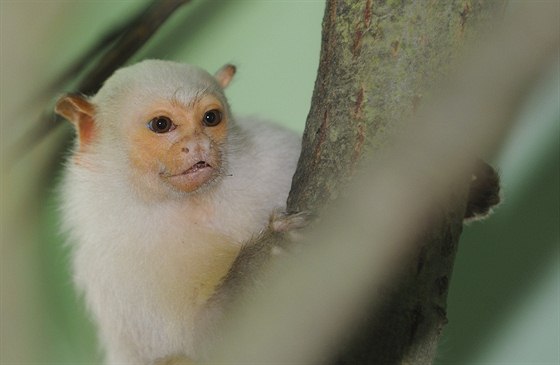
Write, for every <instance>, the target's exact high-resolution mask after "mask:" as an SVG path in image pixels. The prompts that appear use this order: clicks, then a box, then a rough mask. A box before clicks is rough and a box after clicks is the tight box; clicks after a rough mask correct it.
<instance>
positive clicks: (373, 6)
mask: <svg viewBox="0 0 560 365" xmlns="http://www.w3.org/2000/svg"><path fill="white" fill-rule="evenodd" d="M545 5H546V6H545ZM502 9H503V3H502V2H498V1H488V2H482V1H448V2H443V1H419V2H413V1H407V0H403V1H369V0H368V1H362V2H355V1H348V0H344V1H343V0H340V1H329V2H328V4H327V8H326V14H325V20H324V24H323V28H324V29H323V47H322V51H321V61H320V62H321V63H320V68H319V74H318V78H317V82H316V87H315V91H314V95H313V101H312V107H311V111H310V114H309V117H308V121H307V125H306V130H305V134H304V140H303V152H302V156H301V159H300V161H299V164H298V169H297V172H296V174H295V176H294V182H293V186H292V192H291V193H290V198H289V201H288V208H289V209H290V210H291V211H302V210H310V211H313V212H320V213H321V214H319V216H320V221H319V222H318V223H317V224H316V225H314V226H313V227H312V229H311V231H309V232H307V233H306V235H305V242H309V243H310V245H309V246H307V247H305V248H304V249H303V250H302V255H296V256H295V257H293V258H292V259H291V260H288V261H289V262H288V265H287V266H288V267H287V268H286V269H285V270H280V272H279V273H275V274H279V275H272V276H268V277H265V279H266V280H265V281H262V282H261V281H259V280H256V281H257V284H259V285H258V286H259V289H260V290H258V293H257V294H256V295H255V296H254V297H252V298H251V299H252V300H250V301H249V302H244V305H243V306H240V307H238V308H237V310H236V311H233V312H231V313H230V314H232V318H233V319H232V322H230V324H231V325H230V327H229V328H230V329H231V330H230V332H229V335H227V336H226V338H225V341H223V342H221V344H219V345H218V346H217V347H216V348H215V349H214V351H215V352H214V356H213V357H212V360H213V362H216V363H220V362H233V363H235V362H242V363H267V362H269V363H297V364H311V363H318V364H319V363H321V364H323V363H329V362H330V363H340V364H428V363H431V362H432V360H433V358H434V356H435V350H436V345H437V340H438V337H439V334H440V332H441V329H442V327H443V326H444V324H445V322H446V296H447V291H448V285H449V280H450V275H451V271H452V265H453V260H454V256H455V252H456V248H457V241H458V239H459V235H460V233H461V228H462V220H463V216H464V213H465V211H464V210H465V205H466V198H467V187H468V183H469V177H470V173H469V171H471V170H470V168H472V159H473V157H474V156H472V155H471V154H474V152H473V151H480V152H481V153H482V154H484V153H486V152H488V151H489V150H490V149H491V148H493V147H495V146H496V144H497V143H499V142H500V140H501V138H503V135H504V134H505V130H506V129H507V126H508V125H509V123H511V120H512V119H513V118H512V116H513V115H515V113H516V107H517V106H518V105H519V104H520V100H522V95H523V93H524V92H526V91H527V89H528V88H529V87H530V86H531V83H532V82H533V81H534V79H535V77H536V76H537V75H539V72H540V70H541V69H542V67H544V66H545V65H547V64H548V63H549V62H550V61H551V58H552V57H554V56H556V57H557V49H558V44H559V42H560V39H559V37H558V32H551V30H552V29H556V28H557V16H558V8H557V7H556V8H555V7H554V6H553V5H551V4H548V5H547V4H544V5H543V6H540V7H535V8H531V7H530V6H526V7H524V8H523V9H521V10H522V11H520V12H518V13H517V16H516V17H515V18H514V19H510V22H509V23H508V24H507V28H504V29H501V31H500V32H496V33H492V35H491V37H489V38H491V40H489V42H488V43H486V42H484V46H483V47H478V50H477V55H478V57H477V58H474V57H472V56H471V57H469V58H468V60H469V63H468V64H463V66H462V67H463V68H460V69H455V70H453V77H452V78H453V80H452V81H453V82H451V83H450V84H449V85H447V89H448V90H447V91H448V92H447V93H439V95H438V98H436V101H437V103H435V104H433V103H432V105H431V107H428V108H426V109H424V110H420V111H419V112H418V113H417V115H415V114H416V113H415V112H416V107H417V106H418V104H419V103H420V101H421V100H422V97H423V96H424V95H426V93H427V90H428V87H431V86H433V85H434V84H435V82H436V81H439V80H440V79H441V78H442V77H445V75H446V72H447V71H448V70H447V65H448V64H449V63H451V61H452V60H453V59H454V58H457V57H458V55H459V52H458V49H459V48H460V46H461V45H462V44H463V43H464V42H465V40H466V39H475V37H476V34H482V32H484V31H485V30H487V29H488V28H487V27H489V26H491V25H492V24H493V23H495V20H496V19H499V17H500V15H501V10H502ZM485 24H486V25H485ZM471 27H472V28H473V30H475V29H476V32H471ZM505 60H507V62H505ZM411 115H413V116H414V117H413V118H409V117H410V116H411ZM406 120H410V121H414V123H413V122H411V123H410V125H404V124H402V123H403V122H404V121H406ZM401 128H402V129H403V130H404V131H406V132H407V133H403V134H404V136H403V137H399V141H398V143H395V146H392V145H393V142H391V141H393V136H394V134H395V133H394V132H396V131H398V130H399V129H401ZM399 134H400V133H399ZM380 147H391V150H392V152H395V151H396V152H397V153H392V154H391V155H390V156H389V157H387V156H384V158H382V159H380V161H378V160H377V159H376V157H377V155H382V154H384V152H383V151H384V150H386V149H385V148H383V149H382V148H380ZM363 156H368V158H363ZM370 159H372V160H374V161H369V160H370ZM360 165H362V166H363V170H364V174H363V175H362V176H360V177H359V178H358V179H355V181H356V182H357V184H355V183H353V185H354V186H352V189H346V184H347V183H348V182H349V181H350V178H351V177H352V175H354V172H355V171H358V170H360V171H361V170H362V168H361V166H360ZM340 197H343V198H342V199H341V198H340ZM333 207H336V208H335V209H332V208H333ZM313 228H314V229H313ZM280 239H281V237H279V235H278V234H277V233H274V232H267V233H265V234H264V235H263V239H261V240H259V241H258V242H257V243H256V245H255V246H253V247H251V248H250V249H247V250H245V251H243V252H242V254H241V255H240V257H239V259H238V260H237V262H236V264H234V270H232V275H230V276H229V277H228V279H227V280H226V287H228V286H227V284H228V283H234V284H235V283H236V282H241V284H242V285H238V286H235V285H233V286H232V288H234V289H233V290H232V291H230V292H229V293H228V294H231V295H232V296H235V295H236V294H239V293H240V292H241V293H243V290H242V289H244V288H245V287H246V285H245V286H244V285H243V283H245V284H246V283H247V282H246V281H245V282H243V279H244V278H247V277H249V278H251V279H255V276H254V275H252V274H253V273H254V270H255V269H256V268H258V267H259V266H260V264H261V263H263V262H269V255H268V252H269V251H270V247H271V246H273V245H277V244H281V243H280ZM267 250H268V251H267ZM395 278H397V279H398V280H396V281H395ZM228 296H229V295H226V296H225V297H228ZM368 298H369V299H370V300H369V301H370V302H371V303H372V304H373V308H374V309H373V310H372V311H368V310H367V303H366V302H368ZM349 332H352V333H349Z"/></svg>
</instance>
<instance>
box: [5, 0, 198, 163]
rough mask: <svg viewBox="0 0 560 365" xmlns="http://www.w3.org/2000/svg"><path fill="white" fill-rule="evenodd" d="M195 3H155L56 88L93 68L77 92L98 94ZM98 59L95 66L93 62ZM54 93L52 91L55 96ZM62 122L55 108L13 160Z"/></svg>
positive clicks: (21, 143) (105, 41) (22, 142)
mask: <svg viewBox="0 0 560 365" xmlns="http://www.w3.org/2000/svg"><path fill="white" fill-rule="evenodd" d="M190 1H191V0H153V1H152V2H151V3H150V4H149V5H148V7H147V8H146V9H145V10H144V11H143V12H142V13H141V14H140V15H138V16H136V17H134V18H133V19H131V20H129V21H127V22H126V23H125V24H123V25H122V26H118V27H117V28H115V29H113V30H111V31H109V32H108V33H106V34H105V35H103V36H102V37H101V39H100V40H99V41H98V42H96V43H95V44H94V45H93V46H92V47H91V48H90V49H89V50H88V51H86V53H85V54H84V55H83V56H81V57H80V58H79V60H78V61H76V62H75V63H74V64H73V66H71V67H70V68H69V69H68V71H67V72H65V73H64V74H63V75H61V76H60V77H59V78H57V81H55V82H54V83H53V87H56V88H57V89H58V88H60V87H62V85H63V84H64V83H66V82H67V81H68V80H69V79H70V78H72V77H74V76H76V75H77V74H78V73H79V71H80V70H84V69H87V68H91V71H89V72H88V73H87V74H86V75H85V76H84V77H82V79H81V81H80V82H79V83H78V86H77V88H76V90H74V92H77V93H82V94H86V95H89V94H94V93H96V92H97V91H98V90H99V88H100V87H101V85H102V83H103V82H104V81H105V80H106V79H107V78H108V77H109V76H111V74H112V73H113V72H115V70H117V69H119V68H120V67H122V66H123V65H124V64H125V63H126V62H127V61H128V60H129V59H130V58H131V57H132V56H133V55H134V54H135V53H136V52H137V51H138V50H139V49H140V48H141V47H142V46H143V45H144V44H146V42H147V41H148V40H149V39H150V38H151V37H152V36H153V35H154V34H155V32H156V31H157V30H158V29H159V28H160V27H161V25H163V23H165V21H166V20H167V19H168V18H169V17H170V16H171V15H172V14H174V13H175V11H176V10H177V9H178V8H180V7H181V6H183V5H185V4H186V3H189V2H190ZM104 50H105V53H104V54H103V55H102V56H101V57H100V58H95V56H97V54H98V53H100V52H103V51H104ZM92 59H93V60H95V59H97V61H96V62H95V64H94V65H93V66H90V64H91V60H92ZM53 91H54V90H49V92H53ZM60 124H61V123H60V118H59V117H57V116H54V115H53V112H52V108H51V107H50V105H49V107H48V109H47V110H46V111H45V112H44V113H43V115H42V116H41V117H40V118H39V120H38V121H37V123H36V124H34V125H33V126H32V127H31V129H30V130H29V131H28V132H27V133H26V134H25V135H24V136H23V137H22V138H21V140H19V141H17V142H16V145H15V147H14V148H13V149H12V154H13V156H22V155H24V154H25V153H27V152H28V151H30V150H31V149H32V147H33V146H36V145H37V144H38V143H39V142H40V141H41V140H42V139H43V138H44V137H45V136H47V135H48V134H49V133H50V132H51V131H52V130H53V129H54V128H56V127H58V126H59V125H60ZM17 159H18V157H13V158H9V159H8V161H12V162H13V161H17Z"/></svg>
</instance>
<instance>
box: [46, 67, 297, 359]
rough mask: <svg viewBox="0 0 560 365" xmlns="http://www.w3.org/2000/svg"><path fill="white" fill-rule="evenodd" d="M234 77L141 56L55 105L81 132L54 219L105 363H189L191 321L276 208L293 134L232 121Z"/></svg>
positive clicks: (288, 173)
mask: <svg viewBox="0 0 560 365" xmlns="http://www.w3.org/2000/svg"><path fill="white" fill-rule="evenodd" d="M234 74H235V67H234V66H232V65H226V66H224V67H223V68H222V69H221V70H219V71H218V72H217V73H216V74H215V75H210V74H209V73H207V72H206V71H204V70H202V69H200V68H197V67H194V66H191V65H186V64H180V63H175V62H169V61H160V60H147V61H143V62H140V63H137V64H135V65H132V66H129V67H125V68H122V69H120V70H118V71H117V72H115V73H114V74H113V75H112V76H111V77H110V78H109V79H108V80H107V81H106V82H105V83H104V85H103V87H102V88H101V89H100V90H99V92H98V93H97V94H96V95H94V96H92V97H86V96H82V95H66V96H64V97H62V98H60V99H59V100H58V102H57V104H56V109H55V110H56V113H58V114H59V115H61V116H62V117H64V118H65V119H67V120H69V121H70V122H72V123H73V125H74V126H75V129H76V134H77V138H76V145H75V147H74V149H73V152H72V154H71V156H70V157H69V159H68V162H67V164H66V169H65V174H64V177H63V181H62V184H61V189H62V193H61V194H60V195H61V200H62V202H61V211H62V222H63V223H62V224H63V228H64V230H65V231H66V232H67V235H68V239H69V241H70V243H71V247H72V266H73V276H74V281H75V283H76V285H77V287H78V288H79V289H80V290H81V291H82V292H83V295H84V297H85V301H86V303H87V306H88V309H89V311H90V312H91V314H92V317H93V319H94V321H95V324H96V326H97V328H98V333H99V339H100V342H101V345H102V347H103V348H104V351H105V353H106V361H107V363H109V364H123V363H127V364H153V363H157V362H158V359H163V358H166V357H169V356H178V357H179V358H183V357H184V358H185V359H191V360H196V359H198V358H199V355H200V354H199V353H198V349H197V343H198V342H200V339H199V338H197V336H198V335H199V332H200V333H202V332H204V330H200V329H199V328H197V323H198V322H197V316H199V315H200V313H201V312H202V311H203V309H204V306H205V303H206V302H207V301H208V300H209V298H210V297H211V296H212V295H213V293H214V291H215V289H216V287H217V285H219V283H220V280H221V279H222V278H223V277H224V275H225V274H226V273H227V272H228V270H229V268H230V266H231V264H232V262H233V260H234V259H235V257H236V256H237V254H238V252H239V250H240V247H241V244H242V243H244V242H247V241H249V240H250V239H251V238H252V237H254V236H256V235H258V234H259V232H261V231H262V230H264V229H265V228H266V226H267V224H268V222H269V217H270V216H271V213H272V212H273V211H275V210H277V209H283V208H284V207H285V203H286V199H287V196H288V192H289V189H290V185H291V180H292V176H293V174H294V171H295V168H296V163H297V159H298V157H299V153H300V138H299V136H298V135H297V134H296V133H294V132H292V131H289V130H287V129H283V128H281V127H278V126H274V125H272V124H270V123H266V122H262V121H258V120H250V119H236V118H234V117H233V115H232V113H231V111H230V107H229V105H228V102H227V100H226V97H225V95H224V88H225V87H226V86H227V85H228V84H229V83H230V81H231V79H232V77H233V75H234Z"/></svg>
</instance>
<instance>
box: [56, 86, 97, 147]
mask: <svg viewBox="0 0 560 365" xmlns="http://www.w3.org/2000/svg"><path fill="white" fill-rule="evenodd" d="M54 111H55V113H56V114H58V115H60V116H61V117H63V118H65V119H67V120H68V121H70V122H71V123H72V124H74V127H75V128H76V134H77V136H78V142H79V146H80V149H82V148H84V147H85V146H87V145H89V144H90V143H91V141H92V140H93V137H94V131H95V125H94V124H95V120H94V114H95V107H94V106H93V104H91V103H90V102H89V101H88V100H87V99H86V97H84V96H82V95H78V94H68V95H65V96H63V97H61V98H60V99H58V101H57V102H56V106H55V108H54Z"/></svg>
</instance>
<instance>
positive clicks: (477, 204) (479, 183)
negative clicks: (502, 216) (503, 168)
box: [464, 159, 501, 220]
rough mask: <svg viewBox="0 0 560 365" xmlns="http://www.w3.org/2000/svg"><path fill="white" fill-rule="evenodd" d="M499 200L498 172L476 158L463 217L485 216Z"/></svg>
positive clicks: (470, 218) (469, 218)
mask: <svg viewBox="0 0 560 365" xmlns="http://www.w3.org/2000/svg"><path fill="white" fill-rule="evenodd" d="M500 200H501V199H500V176H499V175H498V172H497V171H496V170H494V168H493V167H492V166H490V165H489V164H487V163H486V162H484V161H482V160H480V159H479V160H477V163H476V168H475V172H474V173H473V176H472V181H471V186H470V189H469V199H468V202H467V208H466V210H465V217H464V219H465V220H477V219H483V218H485V217H487V216H488V215H489V214H490V213H491V212H492V208H493V207H495V206H496V205H498V204H499V203H500Z"/></svg>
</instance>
